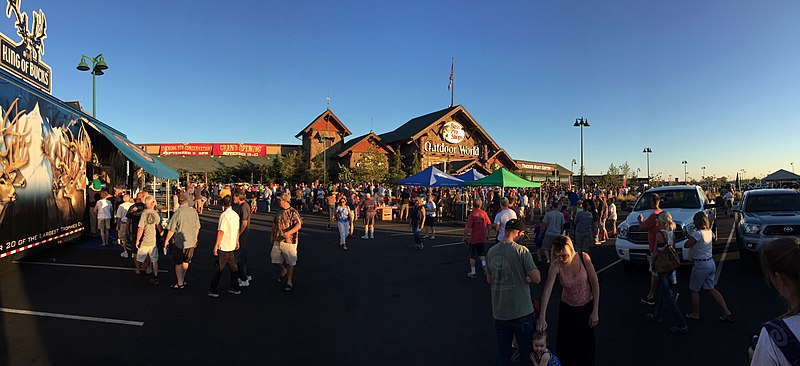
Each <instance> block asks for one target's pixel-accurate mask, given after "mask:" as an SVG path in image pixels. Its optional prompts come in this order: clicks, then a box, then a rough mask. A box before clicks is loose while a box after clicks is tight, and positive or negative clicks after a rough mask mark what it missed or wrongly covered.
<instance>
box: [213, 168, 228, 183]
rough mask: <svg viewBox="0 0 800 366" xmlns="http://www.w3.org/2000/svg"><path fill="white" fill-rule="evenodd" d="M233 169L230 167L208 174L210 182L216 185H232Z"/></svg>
mask: <svg viewBox="0 0 800 366" xmlns="http://www.w3.org/2000/svg"><path fill="white" fill-rule="evenodd" d="M232 172H233V169H232V168H231V167H228V166H223V167H219V168H217V170H215V171H213V172H211V173H209V174H208V181H209V182H214V183H230V182H231V175H233V174H232Z"/></svg>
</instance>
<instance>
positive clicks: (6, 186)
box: [0, 99, 31, 222]
mask: <svg viewBox="0 0 800 366" xmlns="http://www.w3.org/2000/svg"><path fill="white" fill-rule="evenodd" d="M17 102H18V100H16V99H15V100H14V102H13V103H11V105H10V106H9V107H8V109H6V110H5V113H2V115H3V122H2V124H0V165H2V166H3V167H2V168H0V222H2V221H3V218H4V217H5V213H6V208H7V207H8V206H9V205H10V204H11V203H12V202H14V201H16V200H17V190H16V187H24V186H25V177H23V176H22V173H20V171H19V170H20V169H21V168H23V167H24V166H26V165H28V148H29V147H30V143H31V138H30V135H29V132H30V129H29V128H26V127H27V126H23V123H22V122H21V121H20V117H22V115H23V114H24V113H25V111H21V112H19V111H16V109H17ZM12 111H14V112H16V113H15V115H14V117H13V118H12V117H11V113H12Z"/></svg>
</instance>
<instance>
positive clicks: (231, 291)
mask: <svg viewBox="0 0 800 366" xmlns="http://www.w3.org/2000/svg"><path fill="white" fill-rule="evenodd" d="M228 293H229V294H233V295H241V294H242V290H237V289H230V290H228ZM217 296H219V295H217Z"/></svg>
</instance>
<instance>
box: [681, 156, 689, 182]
mask: <svg viewBox="0 0 800 366" xmlns="http://www.w3.org/2000/svg"><path fill="white" fill-rule="evenodd" d="M681 164H683V184H686V164H688V163H687V162H686V160H684V161H682V162H681Z"/></svg>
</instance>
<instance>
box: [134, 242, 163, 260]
mask: <svg viewBox="0 0 800 366" xmlns="http://www.w3.org/2000/svg"><path fill="white" fill-rule="evenodd" d="M148 256H150V260H151V261H153V262H158V247H156V245H155V244H153V245H140V246H139V250H137V251H136V261H137V262H139V263H143V262H144V261H145V260H147V257H148Z"/></svg>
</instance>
